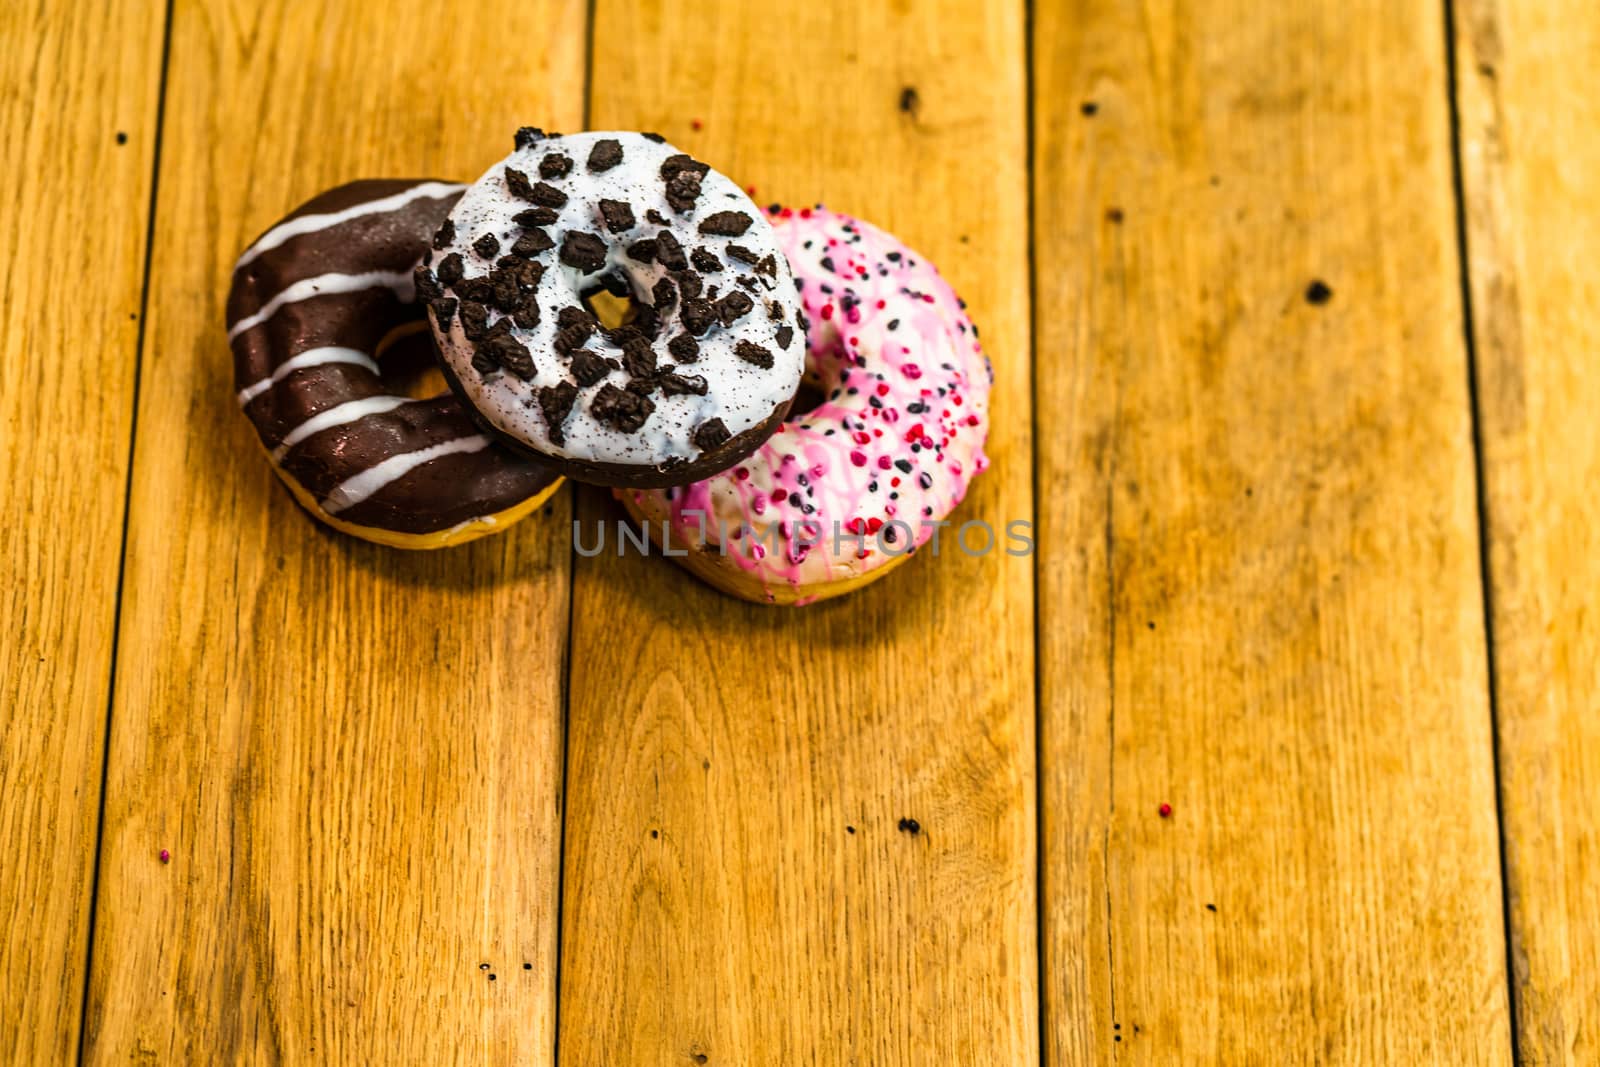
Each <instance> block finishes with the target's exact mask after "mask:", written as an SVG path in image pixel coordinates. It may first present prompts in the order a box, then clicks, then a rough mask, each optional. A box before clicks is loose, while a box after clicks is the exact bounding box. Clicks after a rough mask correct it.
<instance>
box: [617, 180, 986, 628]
mask: <svg viewBox="0 0 1600 1067" xmlns="http://www.w3.org/2000/svg"><path fill="white" fill-rule="evenodd" d="M777 214H778V224H777V227H776V229H777V234H778V241H779V245H780V247H781V248H782V249H783V251H784V253H785V254H786V256H787V257H788V259H789V262H790V265H791V266H792V268H793V270H794V273H795V276H796V277H797V278H798V279H799V280H800V285H801V289H800V293H801V299H802V301H803V304H804V307H805V314H807V315H808V316H810V318H811V329H810V330H809V331H808V334H807V338H806V339H807V344H808V354H807V362H806V377H807V380H808V381H810V382H811V383H812V384H814V385H816V386H817V387H818V388H819V389H820V391H821V392H822V393H823V395H824V398H825V399H824V402H823V403H822V404H821V405H820V406H818V407H817V408H815V409H814V410H812V411H807V412H803V413H800V414H796V415H792V416H790V417H789V419H788V420H787V421H786V422H785V423H784V424H783V426H782V427H781V428H779V430H778V432H777V433H776V434H774V435H773V436H772V437H771V438H770V439H769V440H768V441H767V443H766V444H764V445H762V446H761V447H760V448H759V449H757V450H756V452H755V454H754V455H752V456H751V457H750V458H749V459H748V460H745V461H744V462H742V463H739V464H737V465H736V466H734V467H733V468H732V469H731V470H727V471H723V472H722V473H720V474H717V475H714V476H712V477H710V478H707V479H705V480H703V481H700V482H696V483H695V484H693V485H689V486H683V487H680V488H669V489H657V490H651V491H642V490H618V492H617V497H618V499H620V500H621V501H622V503H623V505H624V506H625V507H626V508H627V509H628V512H629V513H630V514H631V515H633V517H634V518H635V519H638V520H640V521H642V522H644V523H645V524H646V525H647V527H648V529H649V531H650V533H651V534H652V536H655V537H657V538H658V539H659V538H660V534H661V531H665V534H666V539H667V540H668V541H669V542H671V544H672V545H674V546H676V548H678V549H680V550H683V554H682V555H674V556H673V560H674V562H676V563H678V564H680V565H682V566H684V567H686V568H688V569H689V570H691V571H693V572H694V573H695V574H696V575H698V576H699V577H701V578H703V579H705V580H706V581H707V582H710V583H711V584H712V585H714V586H716V587H717V588H719V589H721V590H723V591H724V592H728V593H732V594H733V595H735V596H739V597H743V598H744V599H746V600H754V601H758V602H765V603H777V604H808V603H811V602H812V601H815V600H822V599H826V598H828V597H834V596H839V595H841V594H843V593H848V592H850V591H851V590H853V589H858V588H860V587H861V586H863V585H865V584H866V583H868V582H870V581H873V580H874V579H876V578H880V577H882V576H883V575H885V574H887V573H888V572H889V570H890V569H892V568H893V567H894V566H896V565H897V564H899V563H901V562H903V561H904V560H906V559H907V558H909V557H910V556H911V555H912V554H913V553H915V552H916V551H917V550H918V549H920V548H921V547H922V546H923V545H925V544H927V543H928V541H929V540H930V539H931V538H932V537H933V536H934V535H935V533H936V532H937V531H938V530H939V528H940V527H941V526H942V525H943V524H944V520H945V519H946V518H947V517H948V516H949V515H950V513H951V512H952V511H954V510H955V508H956V506H957V505H958V504H960V503H961V501H962V499H963V498H964V497H965V496H966V493H967V487H968V485H969V484H970V483H971V481H972V479H973V477H974V476H976V475H978V474H981V473H982V472H983V471H985V470H987V469H988V466H989V460H988V457H986V456H985V455H984V451H983V446H984V441H985V439H986V438H987V437H988V434H989V387H990V384H991V381H992V378H993V373H992V371H991V369H990V366H989V360H988V357H986V356H985V355H984V354H983V349H982V347H981V346H980V345H979V344H978V329H977V327H976V326H974V325H973V324H972V320H971V319H969V318H968V317H967V313H966V305H965V304H963V303H962V302H961V300H960V298H959V297H957V296H956V294H955V292H954V291H953V290H952V289H951V288H950V286H949V284H948V283H947V282H946V281H945V280H944V279H943V278H942V277H940V275H939V272H938V270H937V269H936V268H935V267H934V266H933V264H932V263H929V262H928V261H927V260H926V259H924V258H922V257H921V256H919V255H918V254H917V253H916V252H913V251H912V250H911V249H909V248H907V247H906V246H905V245H903V244H901V243H900V242H899V241H898V240H896V239H895V238H894V237H893V236H891V235H890V234H887V233H885V232H883V231H882V230H880V229H877V228H876V227H874V226H870V225H868V224H867V223H864V222H861V221H858V220H856V219H853V218H851V217H850V216H848V215H841V214H838V213H836V212H831V211H825V210H822V209H821V208H818V209H815V210H813V209H811V208H805V209H803V210H801V211H799V212H793V211H791V210H790V209H788V208H784V209H782V210H781V211H778V212H777ZM958 536H959V533H958V531H956V530H950V531H948V532H946V534H945V538H944V544H945V545H949V544H950V543H951V542H952V541H953V540H955V539H956V538H957V537H958Z"/></svg>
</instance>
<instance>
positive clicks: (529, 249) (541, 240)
mask: <svg viewBox="0 0 1600 1067" xmlns="http://www.w3.org/2000/svg"><path fill="white" fill-rule="evenodd" d="M555 246H556V243H555V242H554V241H552V240H551V239H550V235H549V234H548V233H545V232H544V231H543V230H529V231H528V232H527V233H524V234H523V235H522V236H521V237H518V238H517V239H516V240H515V241H514V242H512V245H511V254H512V255H514V256H521V257H522V258H523V259H532V258H533V257H534V256H537V255H539V253H541V252H548V251H550V249H552V248H554V247H555Z"/></svg>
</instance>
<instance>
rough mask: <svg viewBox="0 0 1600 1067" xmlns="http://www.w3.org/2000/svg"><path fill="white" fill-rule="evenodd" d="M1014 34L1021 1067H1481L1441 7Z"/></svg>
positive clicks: (1465, 472)
mask: <svg viewBox="0 0 1600 1067" xmlns="http://www.w3.org/2000/svg"><path fill="white" fill-rule="evenodd" d="M1035 17H1036V27H1037V29H1036V36H1035V39H1034V56H1035V61H1036V64H1037V66H1036V73H1035V85H1036V87H1037V89H1036V92H1037V95H1036V98H1035V99H1036V103H1035V116H1036V129H1035V133H1036V141H1035V153H1036V154H1035V160H1036V171H1035V196H1036V213H1035V229H1034V236H1035V240H1036V254H1037V279H1038V289H1037V294H1036V299H1037V301H1038V303H1037V316H1038V318H1037V321H1038V324H1039V351H1040V353H1041V359H1040V362H1039V373H1038V405H1039V408H1038V410H1039V412H1040V413H1041V418H1042V419H1045V420H1047V421H1046V422H1045V424H1044V425H1043V426H1041V429H1040V433H1039V443H1040V447H1039V484H1040V485H1041V486H1050V487H1058V488H1056V489H1055V490H1054V491H1052V492H1049V493H1048V494H1047V495H1045V496H1044V497H1043V498H1042V500H1041V505H1042V506H1041V508H1040V513H1041V514H1040V522H1041V526H1040V545H1041V546H1042V552H1041V558H1040V571H1039V575H1040V587H1039V593H1040V618H1041V627H1040V636H1041V643H1040V661H1041V669H1042V676H1041V693H1042V696H1041V704H1042V708H1041V711H1042V714H1041V727H1040V744H1041V753H1042V771H1041V773H1042V797H1043V799H1042V802H1041V803H1042V810H1043V821H1044V828H1043V831H1042V840H1043V846H1042V847H1043V848H1044V850H1045V851H1044V876H1043V877H1044V896H1045V901H1046V907H1045V915H1046V918H1045V923H1046V936H1045V939H1044V945H1045V948H1044V952H1045V960H1046V964H1045V976H1046V977H1045V989H1046V1001H1047V1008H1046V1013H1047V1016H1048V1017H1047V1021H1046V1025H1045V1031H1046V1034H1047V1042H1046V1043H1047V1052H1048V1057H1047V1058H1048V1059H1049V1061H1050V1062H1052V1063H1080V1062H1110V1061H1111V1060H1112V1059H1113V1058H1118V1059H1121V1058H1124V1057H1127V1058H1132V1059H1134V1060H1137V1061H1138V1062H1155V1063H1172V1062H1216V1063H1257V1062H1262V1063H1266V1062H1271V1063H1280V1062H1296V1063H1298V1062H1330V1063H1422V1062H1442V1063H1478V1062H1505V1061H1506V1060H1508V1059H1509V1055H1510V1038H1509V1022H1508V1006H1507V999H1508V998H1507V991H1506V979H1505V953H1504V943H1503V922H1502V915H1501V887H1500V879H1499V861H1498V845H1497V840H1496V837H1497V833H1496V822H1495V792H1494V790H1495V786H1494V774H1493V757H1492V743H1491V740H1492V739H1491V719H1490V707H1489V701H1488V679H1487V667H1486V650H1485V639H1484V630H1483V625H1484V618H1483V608H1482V600H1481V593H1482V591H1481V588H1480V585H1479V573H1478V553H1477V540H1476V536H1475V526H1476V509H1475V482H1474V467H1473V456H1472V443H1471V415H1470V406H1469V397H1468V388H1467V384H1468V374H1467V363H1466V354H1465V350H1464V341H1463V330H1462V322H1463V320H1462V308H1461V300H1460V291H1459V285H1458V272H1457V266H1458V264H1457V256H1456V243H1455V242H1456V234H1455V226H1454V218H1453V209H1454V205H1453V201H1452V196H1451V189H1452V179H1451V161H1450V119H1449V114H1448V106H1447V94H1446V91H1445V87H1446V69H1445V55H1446V50H1445V41H1444V39H1443V25H1444V20H1443V17H1442V13H1441V11H1440V10H1439V8H1438V7H1437V6H1433V5H1405V4H1400V5H1395V4H1388V3H1381V2H1379V0H1364V2H1361V3H1356V4H1341V3H1332V2H1306V3H1293V4H1266V5H1263V4H1254V3H1244V2H1218V3H1209V4H1177V3H1170V2H1162V3H1155V4H1148V5H1141V6H1129V5H1125V4H1120V3H1110V2H1100V0H1082V2H1068V0H1049V2H1042V3H1040V4H1039V5H1038V7H1037V9H1036V15H1035ZM1319 279H1320V280H1322V281H1323V282H1324V284H1325V286H1326V287H1327V288H1328V289H1329V290H1330V291H1331V292H1330V293H1323V291H1322V290H1321V289H1313V283H1314V281H1315V280H1319ZM1319 300H1321V301H1322V302H1318V301H1319ZM1046 354H1047V355H1046ZM1162 804H1170V805H1171V808H1172V810H1171V814H1170V817H1169V818H1162V817H1161V816H1160V815H1159V814H1158V807H1159V805H1162ZM1213 908H1214V909H1215V910H1212V909H1213Z"/></svg>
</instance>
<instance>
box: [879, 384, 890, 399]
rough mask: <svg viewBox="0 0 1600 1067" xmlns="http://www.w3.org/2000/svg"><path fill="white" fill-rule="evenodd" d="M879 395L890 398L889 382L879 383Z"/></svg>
mask: <svg viewBox="0 0 1600 1067" xmlns="http://www.w3.org/2000/svg"><path fill="white" fill-rule="evenodd" d="M878 395H879V396H888V395H889V383H888V382H879V383H878Z"/></svg>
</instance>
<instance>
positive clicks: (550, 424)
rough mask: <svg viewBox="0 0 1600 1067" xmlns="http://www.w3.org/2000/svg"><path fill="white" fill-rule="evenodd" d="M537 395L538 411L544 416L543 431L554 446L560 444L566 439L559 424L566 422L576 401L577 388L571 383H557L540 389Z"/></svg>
mask: <svg viewBox="0 0 1600 1067" xmlns="http://www.w3.org/2000/svg"><path fill="white" fill-rule="evenodd" d="M537 395H538V399H539V411H540V412H541V413H542V414H543V415H544V424H545V429H546V430H547V431H548V432H549V434H550V440H551V441H552V442H554V443H555V444H558V445H559V444H562V443H563V442H565V441H566V439H567V438H566V434H565V433H564V432H562V429H561V424H562V423H564V422H566V421H567V414H568V413H569V412H570V411H571V410H572V405H573V403H574V402H575V401H576V400H577V399H578V387H577V386H575V385H573V384H572V383H571V382H557V383H556V384H555V385H548V386H545V387H544V388H543V389H540V390H539V392H538V394H537Z"/></svg>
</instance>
